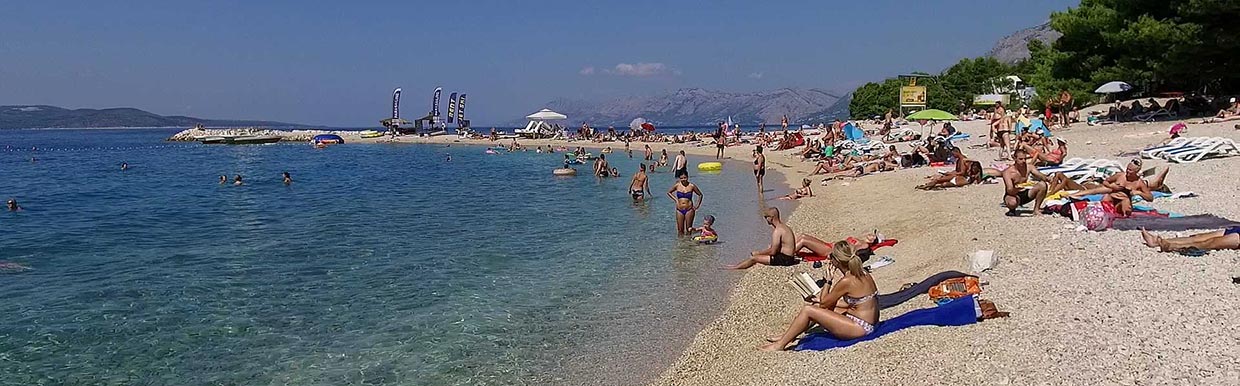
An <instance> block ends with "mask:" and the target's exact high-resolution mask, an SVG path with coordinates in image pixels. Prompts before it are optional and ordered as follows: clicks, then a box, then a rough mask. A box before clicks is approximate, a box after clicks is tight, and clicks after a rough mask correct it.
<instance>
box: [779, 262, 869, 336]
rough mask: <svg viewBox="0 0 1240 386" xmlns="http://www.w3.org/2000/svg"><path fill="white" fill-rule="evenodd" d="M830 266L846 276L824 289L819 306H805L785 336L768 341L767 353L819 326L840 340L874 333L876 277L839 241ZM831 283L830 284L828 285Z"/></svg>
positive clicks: (819, 298)
mask: <svg viewBox="0 0 1240 386" xmlns="http://www.w3.org/2000/svg"><path fill="white" fill-rule="evenodd" d="M830 260H831V266H832V267H834V268H835V269H837V270H839V271H840V272H841V273H843V275H844V276H843V277H842V278H840V280H839V282H837V283H835V284H834V285H830V287H829V290H828V289H823V291H822V292H821V293H820V294H819V296H818V302H817V304H811V305H807V306H805V307H803V308H802V309H801V312H800V313H798V314H797V316H796V317H794V318H792V324H791V325H789V326H788V329H787V330H786V331H784V334H783V335H781V336H779V337H777V338H772V339H768V340H769V341H771V343H769V344H766V345H763V346H762V347H761V349H762V350H764V351H780V350H784V349H786V348H787V346H788V344H789V343H792V340H793V339H796V337H797V336H799V335H801V333H804V332H805V330H807V329H809V326H810V322H814V323H818V324H819V325H821V326H822V327H823V328H825V329H826V330H827V331H828V332H830V333H831V335H834V336H835V337H836V338H839V339H845V340H847V339H857V338H860V337H863V336H866V335H869V334H870V333H872V332H874V324H875V323H878V299H877V298H876V296H877V295H878V286H876V285H875V284H874V278H873V277H871V276H870V274H869V273H867V272H866V271H865V270H864V269H862V268H861V257H858V256H857V253H856V249H854V248H853V246H852V245H851V244H849V243H848V242H847V241H837V242H836V243H835V245H834V246H833V247H832V249H831V255H830ZM828 284H830V283H828Z"/></svg>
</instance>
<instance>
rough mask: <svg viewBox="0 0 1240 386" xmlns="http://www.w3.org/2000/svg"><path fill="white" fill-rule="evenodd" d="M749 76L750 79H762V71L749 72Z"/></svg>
mask: <svg viewBox="0 0 1240 386" xmlns="http://www.w3.org/2000/svg"><path fill="white" fill-rule="evenodd" d="M749 78H750V79H762V73H761V72H754V73H750V74H749Z"/></svg>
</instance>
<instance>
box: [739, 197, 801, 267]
mask: <svg viewBox="0 0 1240 386" xmlns="http://www.w3.org/2000/svg"><path fill="white" fill-rule="evenodd" d="M762 217H763V218H765V219H766V223H767V224H770V225H771V228H773V229H772V230H771V245H770V246H769V247H767V248H766V249H763V250H761V251H753V252H750V253H749V258H747V259H745V260H744V261H741V262H740V263H737V264H736V265H732V266H729V267H728V269H737V270H739V269H748V268H749V267H752V266H754V265H757V264H762V265H774V266H792V265H797V264H798V263H800V262H801V259H800V258H798V257H797V250H796V239H797V237H796V235H795V234H793V233H792V228H789V227H788V224H784V222H783V220H780V218H779V208H766V210H765V211H763V212H762Z"/></svg>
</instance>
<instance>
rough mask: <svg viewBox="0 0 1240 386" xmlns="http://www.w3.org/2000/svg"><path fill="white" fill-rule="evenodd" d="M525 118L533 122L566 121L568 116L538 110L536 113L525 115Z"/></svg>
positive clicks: (546, 110)
mask: <svg viewBox="0 0 1240 386" xmlns="http://www.w3.org/2000/svg"><path fill="white" fill-rule="evenodd" d="M525 118H527V119H530V120H534V121H556V120H564V119H568V116H567V115H564V114H560V113H557V112H554V111H551V110H550V109H542V110H538V112H536V113H533V114H530V115H526V116H525Z"/></svg>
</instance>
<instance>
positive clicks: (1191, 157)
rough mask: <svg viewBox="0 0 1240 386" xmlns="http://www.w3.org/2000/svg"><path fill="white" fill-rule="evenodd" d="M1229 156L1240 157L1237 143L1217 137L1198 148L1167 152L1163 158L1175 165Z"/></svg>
mask: <svg viewBox="0 0 1240 386" xmlns="http://www.w3.org/2000/svg"><path fill="white" fill-rule="evenodd" d="M1228 155H1240V150H1238V149H1237V148H1236V142H1235V141H1233V140H1231V139H1229V138H1219V137H1215V138H1210V140H1209V141H1206V142H1205V143H1202V144H1199V145H1197V146H1193V147H1190V148H1187V149H1182V150H1176V151H1169V152H1165V153H1163V154H1162V157H1163V158H1166V159H1167V160H1168V161H1171V162H1175V163H1193V162H1197V161H1200V160H1202V159H1205V158H1206V157H1211V156H1228Z"/></svg>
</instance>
